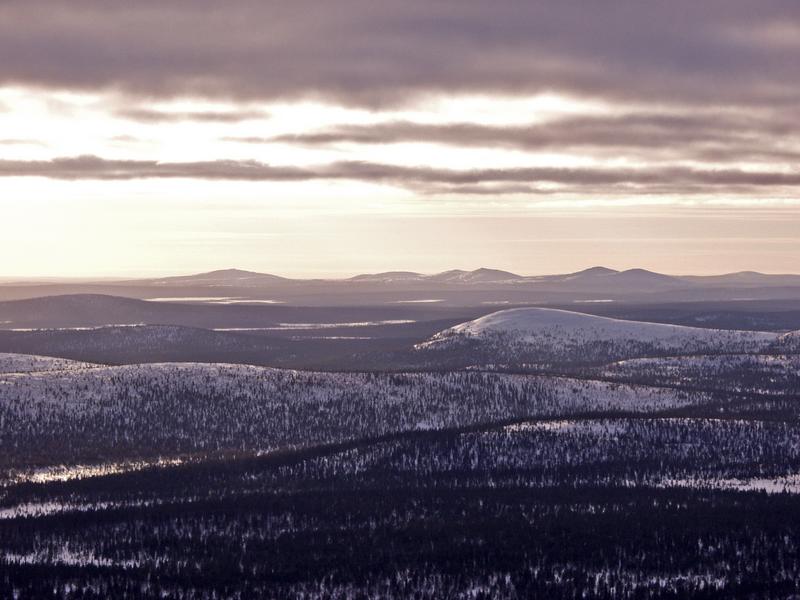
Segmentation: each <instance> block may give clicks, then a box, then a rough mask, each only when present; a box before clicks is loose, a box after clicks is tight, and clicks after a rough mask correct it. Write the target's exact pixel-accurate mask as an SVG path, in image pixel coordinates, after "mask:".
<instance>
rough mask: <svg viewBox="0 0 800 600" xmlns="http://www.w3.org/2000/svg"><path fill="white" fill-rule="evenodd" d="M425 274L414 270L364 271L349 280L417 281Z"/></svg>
mask: <svg viewBox="0 0 800 600" xmlns="http://www.w3.org/2000/svg"><path fill="white" fill-rule="evenodd" d="M424 278H425V276H424V275H422V274H421V273H415V272H414V271H385V272H383V273H364V274H362V275H356V276H354V277H351V278H350V281H383V282H387V283H388V282H392V281H417V280H421V279H424Z"/></svg>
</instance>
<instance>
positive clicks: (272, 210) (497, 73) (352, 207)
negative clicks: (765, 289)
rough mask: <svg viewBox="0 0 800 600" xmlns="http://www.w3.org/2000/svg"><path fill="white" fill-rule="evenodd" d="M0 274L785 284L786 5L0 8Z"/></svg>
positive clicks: (794, 202) (796, 195)
mask: <svg viewBox="0 0 800 600" xmlns="http://www.w3.org/2000/svg"><path fill="white" fill-rule="evenodd" d="M0 57H2V61H0V276H3V277H38V276H58V277H81V276H97V277H101V276H102V277H111V276H123V277H128V276H139V275H142V276H146V275H167V274H178V273H187V272H199V271H206V270H212V269H218V268H231V267H237V268H244V269H251V270H258V271H264V272H272V273H276V274H281V275H287V276H299V277H303V276H345V275H352V274H355V273H362V272H375V271H384V270H398V269H403V270H415V271H421V272H437V271H442V270H446V269H451V268H465V269H472V268H478V267H482V266H483V267H494V268H504V269H509V270H512V271H515V272H519V273H522V274H546V273H559V272H570V271H576V270H579V269H582V268H586V267H590V266H593V265H601V264H602V265H606V266H609V267H614V268H620V269H622V268H633V267H643V268H649V269H653V270H658V271H662V272H669V273H676V274H692V273H696V274H705V273H721V272H731V271H740V270H758V271H763V272H773V273H780V272H800V167H799V166H798V165H800V161H798V157H800V4H798V3H797V2H796V1H794V0H786V1H771V0H749V1H743V0H704V1H703V2H696V1H684V0H673V1H670V2H658V3H655V2H640V1H634V0H630V1H623V0H609V1H606V2H602V3H600V2H598V3H587V2H582V1H570V0H564V1H560V2H537V1H525V2H516V1H512V0H507V1H504V2H473V1H471V0H459V1H430V0H426V1H424V2H423V1H416V0H408V1H404V2H374V1H367V0H338V1H337V2H313V3H312V2H304V1H294V2H291V3H287V2H268V1H252V2H251V1H245V0H235V1H230V2H225V3H220V2H211V1H205V0H191V1H188V0H187V1H170V0H168V1H163V2H149V1H145V2H135V3H132V2H122V1H111V2H108V1H103V2H100V1H93V0H86V1H84V0H75V1H70V2H67V1H62V2H48V1H41V2H27V1H17V0H6V1H5V2H2V3H0Z"/></svg>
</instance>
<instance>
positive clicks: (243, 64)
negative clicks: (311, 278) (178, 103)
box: [0, 0, 800, 107]
mask: <svg viewBox="0 0 800 600" xmlns="http://www.w3.org/2000/svg"><path fill="white" fill-rule="evenodd" d="M43 15H46V18H44V17H43ZM796 15H797V5H796V2H795V1H794V0H760V1H758V2H754V1H753V0H705V1H704V2H696V1H695V0H674V1H671V2H660V3H654V2H631V1H629V0H609V1H608V2H603V3H602V4H596V3H592V4H591V5H587V4H586V3H584V2H578V1H571V0H567V1H565V2H557V3H554V2H550V1H544V0H538V1H537V0H531V1H528V2H515V1H510V2H501V3H496V2H484V1H479V0H450V1H443V2H436V3H431V2H429V1H427V0H407V1H405V2H391V3H388V2H384V3H380V4H376V3H375V2H372V1H371V0H340V1H337V2H327V3H320V2H310V1H307V0H298V1H296V2H291V3H287V2H279V1H277V0H273V1H261V0H235V1H232V2H227V3H225V5H224V7H222V6H220V5H219V3H218V2H214V1H212V0H167V1H164V2H158V3H150V2H114V3H109V2H106V1H101V0H83V1H81V2H79V3H75V2H64V1H63V0H62V1H58V0H51V1H49V2H34V3H32V2H27V1H25V0H9V1H6V2H3V3H0V56H4V57H13V59H12V60H7V61H4V64H3V68H2V69H0V85H2V84H8V85H19V84H21V85H29V86H39V87H40V86H46V87H50V88H53V89H71V90H100V89H103V90H108V89H113V90H119V91H122V92H123V93H126V94H130V95H136V96H141V97H148V98H150V97H172V96H176V95H198V96H214V97H223V98H227V99H259V100H284V99H294V98H300V97H304V98H308V97H312V98H324V99H326V100H332V101H336V102H342V103H350V104H362V105H372V106H377V105H386V104H395V103H403V102H406V101H408V100H409V99H413V98H419V97H426V96H428V95H430V94H448V95H449V94H457V93H480V94H488V95H493V94H512V95H513V94H521V93H524V94H530V93H538V92H548V91H558V92H563V93H567V94H571V95H575V96H592V97H603V98H607V99H614V100H618V101H625V102H660V103H670V104H673V103H682V104H691V105H694V106H706V107H708V106H710V105H719V106H723V105H724V106H731V105H736V106H763V105H775V104H784V105H793V104H795V103H796V100H797V95H798V94H797V92H798V85H800V84H798V81H800V72H799V71H798V70H799V69H800V64H798V61H797V60H796V53H794V52H790V51H787V48H788V49H791V48H794V47H795V46H791V45H790V46H787V44H786V43H784V42H783V41H782V40H785V39H786V37H787V33H786V31H789V29H788V28H787V27H786V25H785V23H787V22H789V21H791V19H792V18H794V17H796ZM781 24H784V25H781ZM732 32H734V33H732ZM790 33H791V31H790Z"/></svg>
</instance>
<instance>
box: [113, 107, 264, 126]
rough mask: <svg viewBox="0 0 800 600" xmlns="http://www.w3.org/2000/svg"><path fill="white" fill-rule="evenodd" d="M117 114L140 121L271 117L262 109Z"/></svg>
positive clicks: (134, 110)
mask: <svg viewBox="0 0 800 600" xmlns="http://www.w3.org/2000/svg"><path fill="white" fill-rule="evenodd" d="M116 116H118V117H120V118H123V119H128V120H130V121H139V122H140V123H171V122H180V121H200V122H203V123H238V122H240V121H251V120H257V119H267V118H269V113H267V112H265V111H261V110H232V111H188V112H177V111H161V110H152V109H147V108H129V109H124V110H119V111H117V112H116Z"/></svg>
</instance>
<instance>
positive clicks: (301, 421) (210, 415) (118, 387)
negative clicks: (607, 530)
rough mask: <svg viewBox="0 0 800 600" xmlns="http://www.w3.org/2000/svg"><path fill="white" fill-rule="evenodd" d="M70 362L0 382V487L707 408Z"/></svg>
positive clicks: (378, 376) (399, 381)
mask: <svg viewBox="0 0 800 600" xmlns="http://www.w3.org/2000/svg"><path fill="white" fill-rule="evenodd" d="M5 360H7V361H9V360H11V359H7V358H6V359H5ZM32 360H34V359H32V358H31V357H21V358H19V359H18V360H17V362H18V363H19V364H21V365H30V364H31V361H32ZM42 360H43V361H44V362H43V363H42V364H43V365H46V361H47V359H42ZM67 363H69V361H59V363H58V364H59V366H60V367H61V368H59V369H58V370H52V371H47V370H36V371H31V372H29V373H24V372H20V369H17V370H16V371H15V372H14V373H12V374H0V440H2V444H3V452H0V480H1V479H2V478H3V471H4V470H8V469H15V468H16V469H19V468H30V467H35V466H39V467H47V466H52V465H58V464H67V465H69V464H72V465H75V464H87V463H92V462H96V461H98V460H101V461H104V462H113V461H126V460H139V459H155V458H159V457H160V458H169V457H179V456H185V455H187V454H196V453H216V452H231V451H244V450H248V451H259V450H270V449H276V448H287V447H302V446H311V445H316V444H323V443H329V442H337V441H343V440H349V439H363V438H369V437H374V436H378V435H383V434H387V433H392V432H399V431H408V430H418V429H438V428H448V427H456V426H466V425H473V424H476V423H488V422H495V421H501V420H506V419H513V418H520V417H530V416H554V415H568V414H576V413H585V412H593V411H598V412H604V413H605V412H613V411H635V412H650V411H655V410H663V409H668V408H676V407H681V406H686V405H689V404H703V403H706V402H708V401H709V396H708V395H707V394H702V393H701V394H694V393H684V392H680V391H676V390H671V389H665V388H650V387H647V386H642V385H629V384H619V383H607V382H603V381H590V380H579V379H573V378H565V377H537V376H520V375H504V374H498V373H475V372H438V373H319V372H317V373H315V372H304V371H291V370H284V369H270V368H263V367H253V366H245V365H225V364H196V363H180V364H178V363H163V364H148V365H128V366H120V367H106V366H97V365H96V366H93V367H92V366H91V365H83V364H81V363H77V364H73V365H72V366H73V367H75V368H69V367H70V365H69V364H67Z"/></svg>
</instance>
